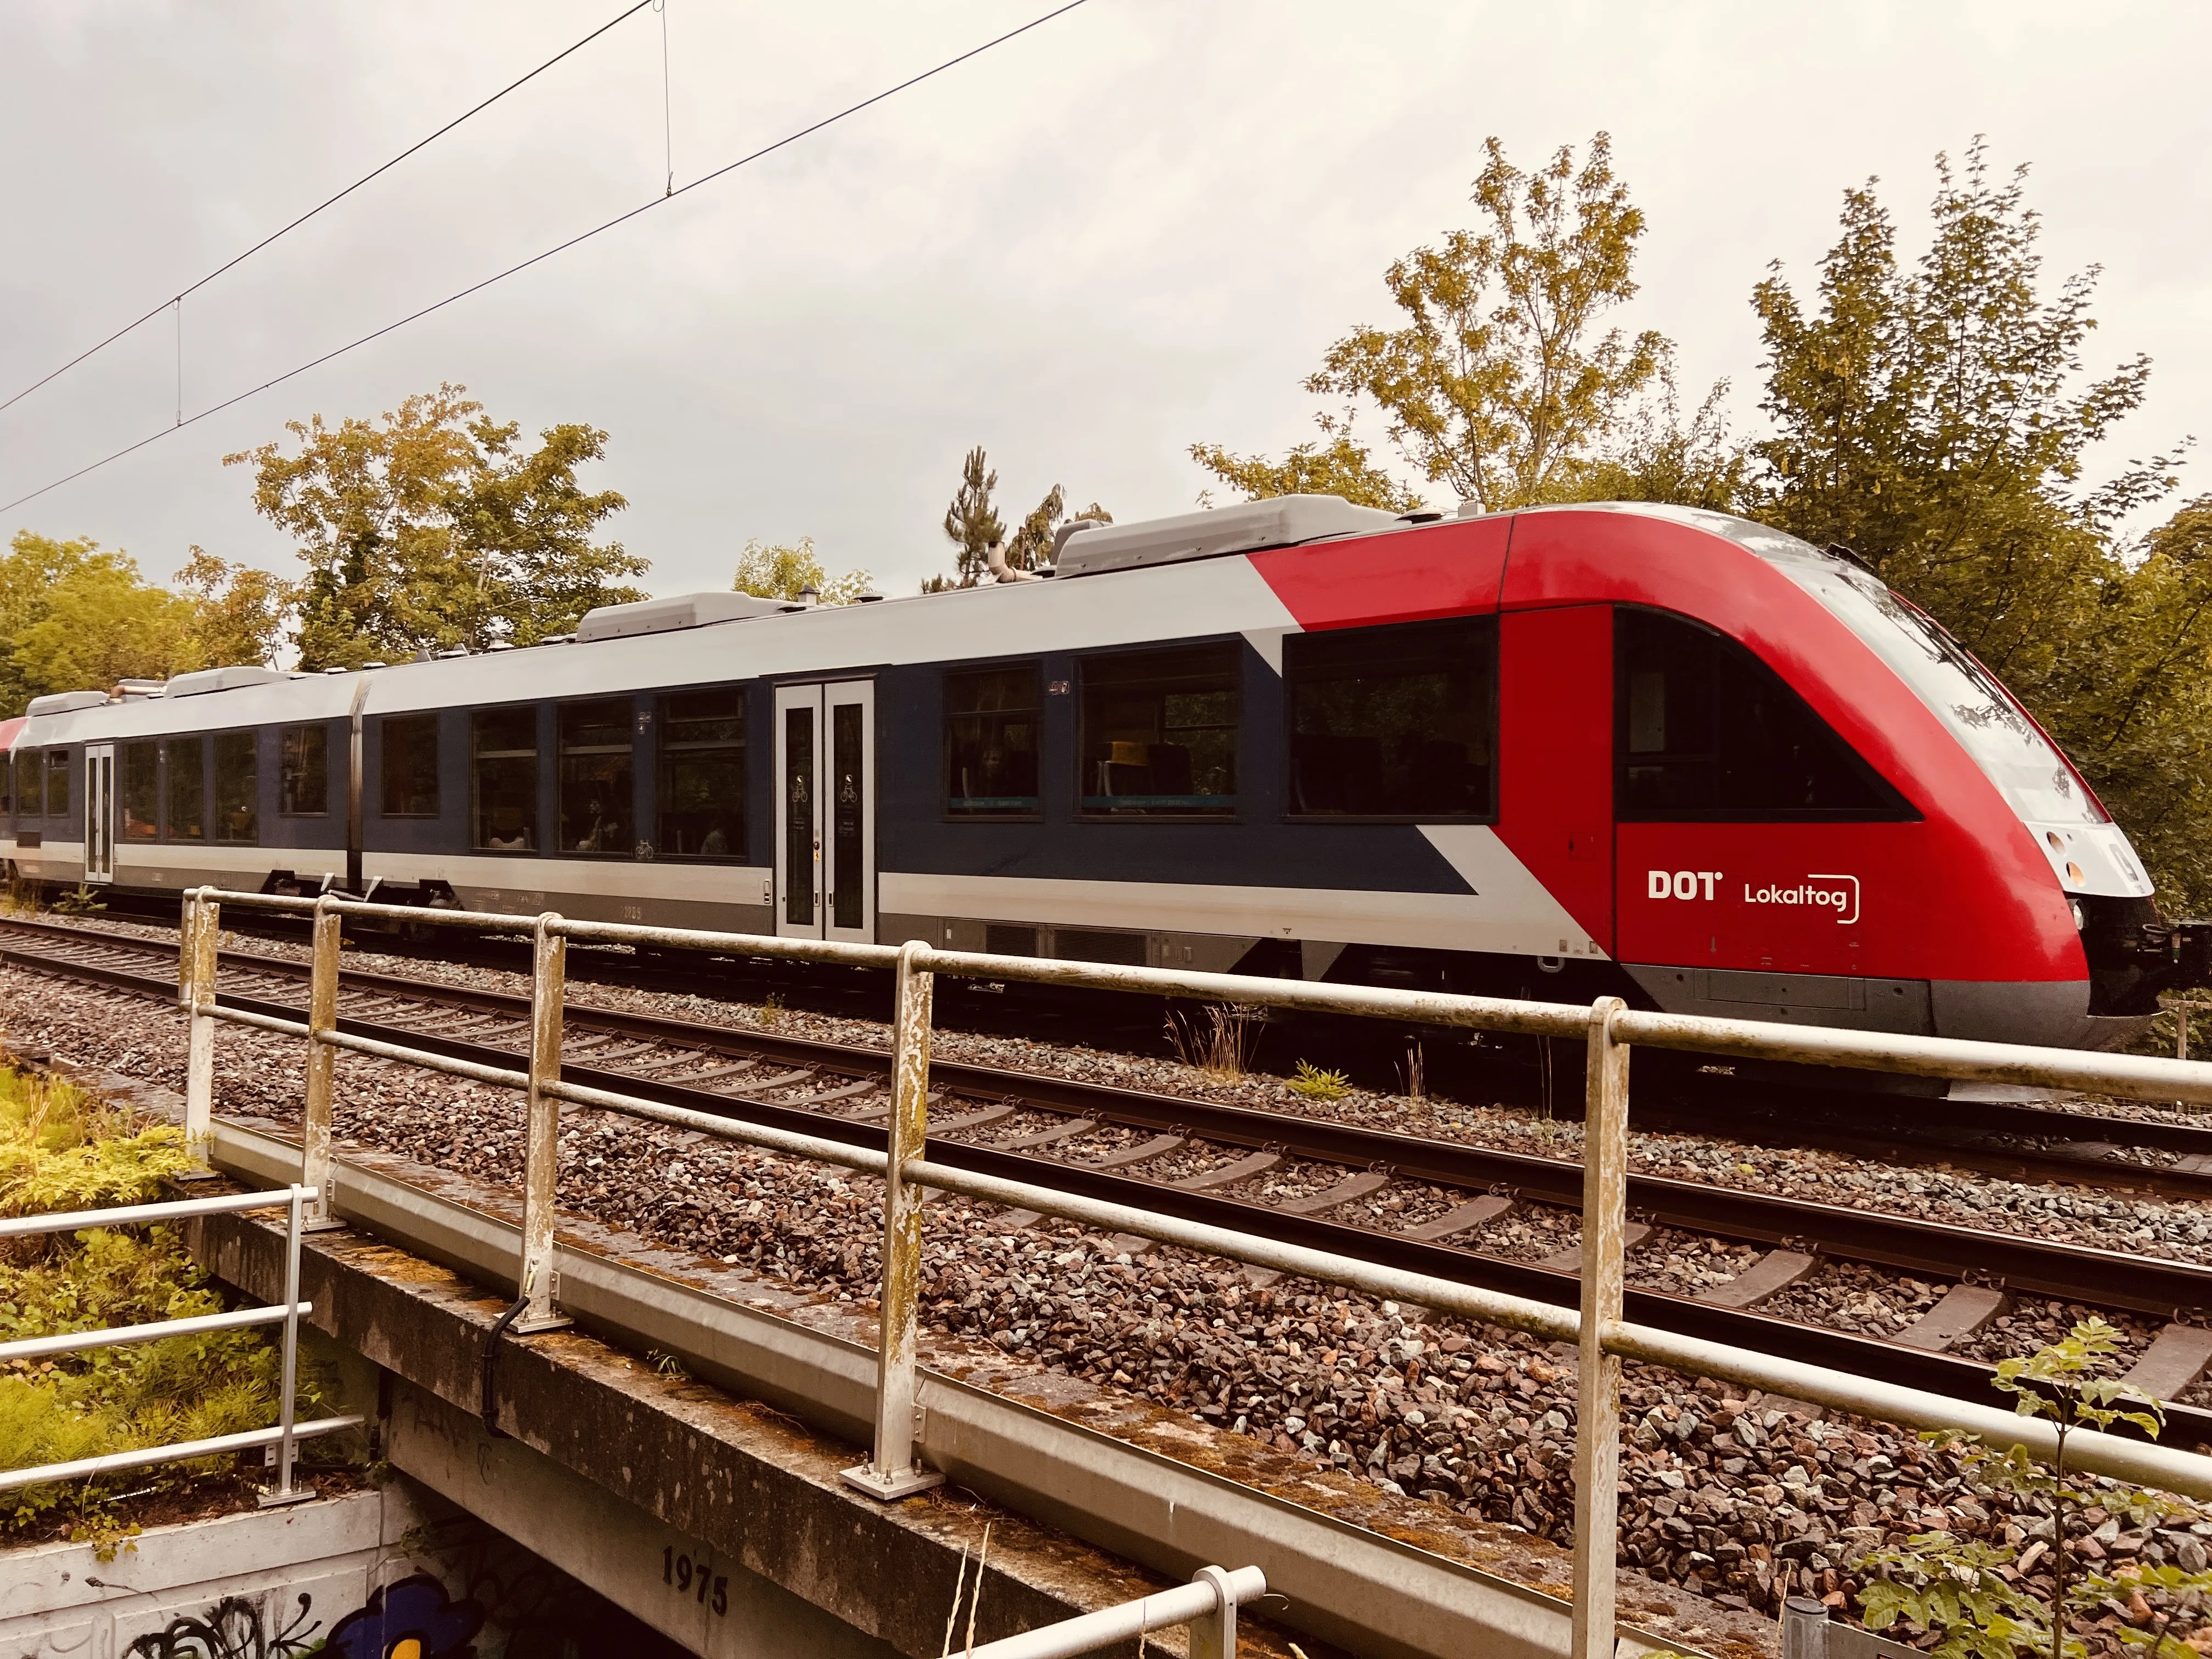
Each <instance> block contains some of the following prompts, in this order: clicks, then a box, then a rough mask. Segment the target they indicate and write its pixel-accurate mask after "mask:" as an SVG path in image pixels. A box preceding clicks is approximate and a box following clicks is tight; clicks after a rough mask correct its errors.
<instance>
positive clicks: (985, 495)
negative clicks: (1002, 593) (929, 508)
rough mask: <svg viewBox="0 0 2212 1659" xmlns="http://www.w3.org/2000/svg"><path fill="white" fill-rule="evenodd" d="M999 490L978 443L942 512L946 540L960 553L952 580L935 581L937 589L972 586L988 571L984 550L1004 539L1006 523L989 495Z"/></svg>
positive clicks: (993, 473)
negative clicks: (956, 487)
mask: <svg viewBox="0 0 2212 1659" xmlns="http://www.w3.org/2000/svg"><path fill="white" fill-rule="evenodd" d="M998 487H999V475H998V474H997V473H996V472H994V471H992V470H991V465H990V461H989V459H987V457H986V456H985V455H984V453H983V446H982V445H981V444H977V445H976V446H975V448H973V449H971V450H969V452H968V458H967V459H965V460H964V461H963V462H962V463H961V465H960V488H959V489H956V490H954V491H953V492H952V503H951V506H949V507H946V508H945V539H946V540H947V541H949V542H951V544H953V545H954V546H955V547H957V549H959V552H958V553H957V555H956V558H957V563H956V565H955V566H954V574H953V580H951V581H949V582H948V581H946V580H944V579H943V578H941V577H939V578H937V579H935V580H936V583H937V586H939V588H943V587H949V586H957V587H973V586H975V584H976V583H977V582H978V581H980V580H982V575H983V572H984V570H985V569H986V568H987V566H986V565H985V563H984V559H983V550H984V549H985V548H987V547H988V546H990V545H991V544H992V543H994V542H1002V541H1004V540H1006V520H1004V519H1002V518H1000V516H999V510H998V508H996V507H994V506H993V505H992V504H991V492H992V491H993V490H994V489H997V488H998Z"/></svg>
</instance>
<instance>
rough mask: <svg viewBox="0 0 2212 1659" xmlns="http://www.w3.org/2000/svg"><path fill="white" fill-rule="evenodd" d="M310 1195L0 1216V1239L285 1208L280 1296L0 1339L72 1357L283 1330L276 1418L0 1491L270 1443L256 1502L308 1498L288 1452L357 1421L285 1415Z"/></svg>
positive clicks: (55, 1466)
mask: <svg viewBox="0 0 2212 1659" xmlns="http://www.w3.org/2000/svg"><path fill="white" fill-rule="evenodd" d="M319 1196H320V1194H318V1193H317V1192H316V1191H315V1190H314V1189H313V1188H307V1187H291V1188H286V1189H285V1190H284V1191H283V1192H281V1193H229V1194H224V1195H223V1196H222V1197H219V1198H188V1199H177V1200H169V1201H167V1202H164V1203H160V1204H130V1205H124V1206H120V1207H118V1208H115V1209H110V1210H74V1211H70V1212H66V1213H59V1214H52V1215H31V1216H21V1217H14V1218H9V1219H7V1220H0V1239H7V1238H33V1237H38V1236H39V1235H40V1234H42V1233H67V1232H79V1231H83V1230H85V1229H87V1228H92V1227H142V1226H149V1225H152V1224H154V1223H155V1222H159V1221H188V1220H190V1219H191V1218H193V1217H195V1216H204V1215H228V1214H232V1213H234V1212H238V1211H240V1210H269V1209H274V1208H276V1206H278V1205H280V1204H281V1205H283V1206H284V1208H285V1216H286V1228H285V1242H284V1300H283V1302H282V1303H281V1304H276V1305H275V1306H272V1307H267V1308H234V1309H233V1310H230V1311H229V1312H228V1313H219V1314H196V1315H193V1316H191V1317H189V1318H185V1319H157V1320H154V1321H152V1322H149V1323H147V1324H143V1325H114V1326H109V1327H108V1328H106V1329H104V1330H96V1331H69V1332H64V1333H62V1334H59V1335H56V1336H28V1337H24V1338H21V1340H17V1341H14V1342H0V1364H7V1363H9V1362H10V1361H13V1360H18V1359H43V1358H47V1357H48V1356H49V1355H52V1354H58V1353H82V1352H85V1351H87V1350H88V1349H93V1348H112V1347H119V1346H122V1345H123V1344H125V1343H129V1342H158V1341H160V1340H161V1339H162V1338H164V1337H170V1336H198V1335H202V1334H205V1333H207V1332H210V1331H237V1330H246V1329H249V1328H252V1327H254V1326H257V1325H282V1326H283V1328H284V1335H283V1360H282V1364H281V1372H280V1377H279V1382H278V1389H279V1393H278V1396H277V1407H276V1409H277V1418H276V1423H275V1424H274V1425H271V1426H270V1427H268V1428H265V1429H248V1430H246V1431H244V1432H242V1433H239V1434H225V1435H217V1436H216V1437H213V1438H211V1439H207V1440H181V1441H173V1442H171V1443H169V1444H167V1445H162V1446H144V1447H140V1448H138V1449H134V1450H131V1451H120V1452H109V1453H107V1454H106V1455H103V1456H100V1457H80V1458H77V1459H76V1460H75V1461H73V1462H67V1463H41V1464H38V1465H36V1466H35V1467H33V1468H21V1469H8V1470H4V1471H0V1492H13V1491H15V1490H18V1489H20V1488H21V1487H24V1486H46V1485H48V1484H49V1483H51V1482H54V1481H59V1480H86V1479H88V1478H89V1477H91V1476H93V1475H96V1474H114V1473H116V1472H117V1471H118V1470H123V1469H137V1468H148V1467H149V1466H151V1465H153V1464H155V1463H180V1462H189V1461H191V1459H193V1458H197V1457H215V1456H218V1455H222V1453H225V1452H240V1451H251V1450H252V1449H253V1448H255V1447H256V1446H273V1447H275V1448H276V1486H273V1487H271V1488H270V1490H268V1491H267V1492H264V1493H262V1495H261V1502H262V1504H264V1506H274V1505H276V1504H296V1503H300V1502H301V1501H303V1500H305V1499H307V1498H313V1496H314V1495H315V1492H314V1489H313V1487H312V1486H310V1487H305V1488H302V1487H299V1486H295V1485H294V1484H293V1480H292V1468H293V1457H294V1449H295V1446H296V1445H297V1443H299V1442H300V1441H302V1440H306V1439H309V1438H311V1437H314V1436H316V1435H324V1434H335V1433H337V1431H339V1430H341V1429H352V1428H358V1427H360V1426H361V1420H362V1419H360V1418H359V1417H323V1418H317V1419H315V1420H314V1421H313V1422H309V1423H301V1422H299V1421H297V1420H296V1419H295V1414H294V1413H295V1401H294V1397H293V1396H294V1393H295V1385H296V1383H298V1380H299V1371H300V1360H299V1353H300V1318H301V1315H303V1314H308V1313H312V1312H313V1311H314V1304H313V1303H311V1302H302V1301H301V1300H300V1234H301V1222H302V1217H303V1215H304V1213H305V1212H306V1210H307V1206H309V1205H310V1204H312V1203H313V1202H314V1201H315V1200H317V1199H318V1198H319Z"/></svg>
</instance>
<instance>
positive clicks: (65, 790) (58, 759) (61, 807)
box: [46, 749, 70, 818]
mask: <svg viewBox="0 0 2212 1659" xmlns="http://www.w3.org/2000/svg"><path fill="white" fill-rule="evenodd" d="M69 778H70V764H69V750H66V749H49V750H46V816H47V817H50V818H65V817H68V816H69V810H70V802H69Z"/></svg>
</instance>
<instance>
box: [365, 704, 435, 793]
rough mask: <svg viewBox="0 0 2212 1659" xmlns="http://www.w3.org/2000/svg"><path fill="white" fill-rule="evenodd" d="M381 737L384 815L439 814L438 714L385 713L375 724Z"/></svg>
mask: <svg viewBox="0 0 2212 1659" xmlns="http://www.w3.org/2000/svg"><path fill="white" fill-rule="evenodd" d="M377 729H378V732H379V734H380V736H381V737H382V738H383V740H384V744H383V746H384V816H385V817H387V818H435V817H437V816H438V717H437V716H436V715H435V714H386V716H385V717H384V719H383V720H382V721H380V723H379V726H378V728H377Z"/></svg>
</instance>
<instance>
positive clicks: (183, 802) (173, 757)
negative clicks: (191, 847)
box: [161, 738, 207, 841]
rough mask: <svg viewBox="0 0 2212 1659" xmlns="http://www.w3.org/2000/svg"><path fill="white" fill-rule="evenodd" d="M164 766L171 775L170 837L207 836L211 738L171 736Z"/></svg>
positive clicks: (164, 749)
mask: <svg viewBox="0 0 2212 1659" xmlns="http://www.w3.org/2000/svg"><path fill="white" fill-rule="evenodd" d="M161 769H162V771H163V772H164V773H165V774H166V775H167V782H168V797H169V799H168V803H167V805H168V809H169V823H168V830H169V839H170V840H171V841H204V840H205V839H207V740H206V739H205V738H165V739H163V741H162V744H161Z"/></svg>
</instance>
